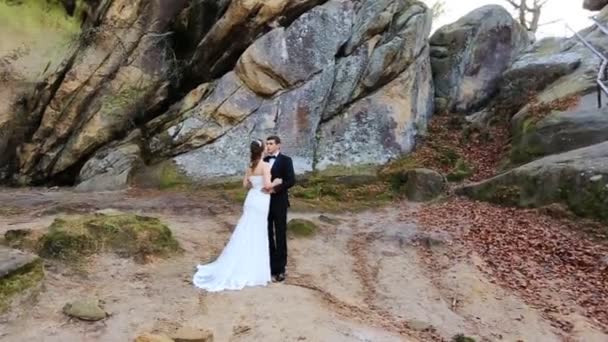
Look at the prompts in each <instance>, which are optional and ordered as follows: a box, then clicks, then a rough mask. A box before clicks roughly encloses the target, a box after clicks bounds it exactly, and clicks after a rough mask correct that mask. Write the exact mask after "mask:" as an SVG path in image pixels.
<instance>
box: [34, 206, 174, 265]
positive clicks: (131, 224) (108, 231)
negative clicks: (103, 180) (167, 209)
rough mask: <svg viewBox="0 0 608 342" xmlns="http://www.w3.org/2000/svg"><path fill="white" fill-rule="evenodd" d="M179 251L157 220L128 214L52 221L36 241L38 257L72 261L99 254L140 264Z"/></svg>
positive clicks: (169, 234)
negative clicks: (45, 231) (129, 259)
mask: <svg viewBox="0 0 608 342" xmlns="http://www.w3.org/2000/svg"><path fill="white" fill-rule="evenodd" d="M179 250H180V247H179V244H178V242H177V241H176V240H175V238H174V237H173V234H172V232H171V230H170V229H169V227H167V226H166V225H164V224H163V223H162V222H161V221H160V220H158V219H156V218H152V217H146V216H139V215H132V214H117V215H104V214H94V215H86V216H81V217H74V218H69V219H56V220H55V221H54V222H53V224H51V226H50V227H49V231H48V233H46V234H45V235H43V236H42V237H41V238H40V240H39V241H38V252H39V254H40V255H41V256H43V257H47V258H53V259H61V260H73V261H78V260H79V259H81V258H82V257H86V256H90V255H92V254H95V253H99V252H114V253H116V254H118V255H120V256H123V257H132V258H134V259H136V260H140V261H141V260H145V258H146V257H148V256H168V255H170V254H172V253H174V252H177V251H179Z"/></svg>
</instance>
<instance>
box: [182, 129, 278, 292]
mask: <svg viewBox="0 0 608 342" xmlns="http://www.w3.org/2000/svg"><path fill="white" fill-rule="evenodd" d="M264 149H265V145H264V142H263V141H262V140H254V141H253V142H251V146H250V150H251V163H250V164H249V167H248V168H247V172H246V173H245V177H244V178H243V186H244V187H248V184H251V189H250V190H249V192H248V193H247V197H246V198H245V203H244V205H243V214H242V215H241V218H240V219H239V221H238V224H237V225H236V228H235V229H234V232H233V233H232V236H231V237H230V241H228V244H227V245H226V247H225V248H224V250H223V251H222V253H221V254H220V256H219V257H218V258H217V259H216V260H215V261H214V262H212V263H209V264H206V265H198V266H197V272H196V274H194V279H193V282H194V285H195V286H196V287H198V288H201V289H204V290H207V291H210V292H217V291H223V290H240V289H242V288H244V287H245V286H264V285H266V284H267V283H268V282H270V281H271V278H270V254H269V249H268V210H269V207H270V194H269V193H268V190H270V189H271V188H272V187H274V186H276V185H279V184H281V183H282V180H281V179H275V180H274V181H273V182H271V181H270V179H271V176H270V165H269V164H268V163H265V162H263V161H262V154H263V152H264Z"/></svg>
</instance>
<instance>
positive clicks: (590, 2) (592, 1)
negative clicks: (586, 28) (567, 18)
mask: <svg viewBox="0 0 608 342" xmlns="http://www.w3.org/2000/svg"><path fill="white" fill-rule="evenodd" d="M606 5H608V1H607V0H585V1H583V8H584V9H587V10H590V11H600V10H602V9H603V8H604V7H606Z"/></svg>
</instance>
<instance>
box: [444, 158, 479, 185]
mask: <svg viewBox="0 0 608 342" xmlns="http://www.w3.org/2000/svg"><path fill="white" fill-rule="evenodd" d="M473 173H474V170H473V168H472V167H471V166H470V165H469V163H467V161H466V160H464V159H462V158H459V159H458V160H457V161H456V165H455V166H454V168H453V169H452V171H451V172H450V173H448V174H447V176H446V178H447V180H448V181H450V182H460V181H463V180H465V179H467V178H469V177H471V176H472V175H473Z"/></svg>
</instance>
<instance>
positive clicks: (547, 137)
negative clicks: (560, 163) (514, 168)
mask: <svg viewBox="0 0 608 342" xmlns="http://www.w3.org/2000/svg"><path fill="white" fill-rule="evenodd" d="M606 140H608V110H607V109H606V108H603V109H586V110H582V111H574V112H556V113H554V114H551V115H549V116H547V117H546V118H543V119H541V120H539V122H538V123H531V124H529V125H528V126H527V127H526V128H525V129H524V130H523V131H522V134H521V136H519V137H517V139H516V140H515V141H514V143H513V148H512V149H513V151H512V154H511V159H512V160H513V161H515V162H517V163H523V162H528V161H531V160H533V159H536V158H539V157H543V156H546V155H550V154H556V153H561V152H566V151H570V150H574V149H577V148H581V147H585V146H589V145H593V144H597V143H600V142H603V141H606Z"/></svg>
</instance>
